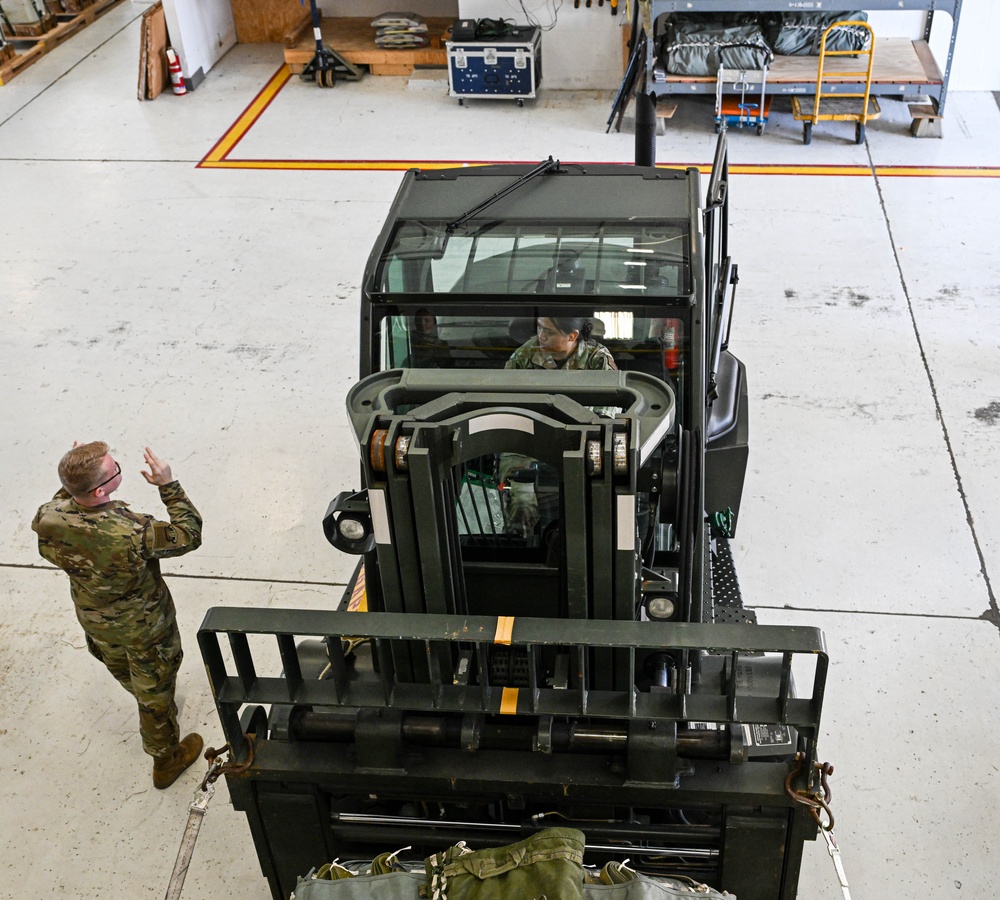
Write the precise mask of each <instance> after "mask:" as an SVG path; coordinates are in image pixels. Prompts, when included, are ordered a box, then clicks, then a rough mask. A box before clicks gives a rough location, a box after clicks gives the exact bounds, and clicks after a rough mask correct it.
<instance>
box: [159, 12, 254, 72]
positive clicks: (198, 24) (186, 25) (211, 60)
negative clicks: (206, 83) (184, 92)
mask: <svg viewBox="0 0 1000 900" xmlns="http://www.w3.org/2000/svg"><path fill="white" fill-rule="evenodd" d="M163 13H164V15H165V16H166V19H167V31H168V32H169V33H170V43H171V45H172V46H173V48H174V50H175V51H176V52H177V55H178V56H179V57H180V61H181V71H182V72H183V73H184V77H185V79H187V81H188V83H189V85H190V86H191V87H197V86H198V83H199V82H200V81H201V80H202V79H203V78H204V77H205V73H206V72H208V70H209V69H211V68H212V66H214V65H215V64H216V63H217V62H218V61H219V60H220V59H222V57H223V55H224V54H225V53H226V51H227V50H229V49H230V48H232V47H235V46H236V22H235V20H234V19H233V7H232V4H231V3H230V0H163Z"/></svg>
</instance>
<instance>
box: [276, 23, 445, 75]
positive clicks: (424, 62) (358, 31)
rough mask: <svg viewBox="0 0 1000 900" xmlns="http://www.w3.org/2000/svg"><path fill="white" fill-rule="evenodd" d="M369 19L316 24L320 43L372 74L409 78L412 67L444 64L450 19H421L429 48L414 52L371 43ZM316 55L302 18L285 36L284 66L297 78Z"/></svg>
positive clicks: (371, 29) (309, 32) (313, 39)
mask: <svg viewBox="0 0 1000 900" xmlns="http://www.w3.org/2000/svg"><path fill="white" fill-rule="evenodd" d="M371 21H372V20H371V19H370V18H367V19H355V18H332V19H323V20H322V21H321V22H320V31H321V32H322V34H323V43H324V44H325V45H326V46H327V47H329V48H330V49H331V50H334V51H335V52H336V53H338V54H340V56H342V57H343V58H344V59H345V60H347V61H348V62H349V63H353V64H354V65H361V66H368V68H369V71H370V72H371V73H372V75H411V74H413V69H414V67H416V66H440V67H442V68H444V67H446V66H447V65H448V52H447V49H446V48H445V41H447V40H448V34H447V32H448V29H449V28H450V27H451V23H452V22H453V21H454V20H453V19H444V18H434V17H425V18H424V21H425V22H426V23H427V35H428V37H429V38H430V45H429V46H427V47H420V48H418V49H406V50H387V49H385V48H384V47H379V46H376V44H375V29H374V28H372V26H371ZM315 54H316V39H315V38H314V37H313V34H312V21H311V19H310V18H309V17H308V16H306V17H305V19H303V20H302V21H301V22H299V23H298V24H297V25H296V27H294V28H293V29H292V30H291V31H289V33H288V34H287V35H286V36H285V63H286V64H287V65H288V68H289V69H290V70H291V72H292V74H294V75H298V74H299V73H301V72H302V70H303V69H304V68H305V67H306V66H307V65H309V63H310V62H311V61H312V58H313V56H314V55H315Z"/></svg>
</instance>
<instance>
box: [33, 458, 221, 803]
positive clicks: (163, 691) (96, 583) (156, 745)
mask: <svg viewBox="0 0 1000 900" xmlns="http://www.w3.org/2000/svg"><path fill="white" fill-rule="evenodd" d="M144 455H145V460H146V463H147V465H148V466H149V472H146V471H143V472H142V476H143V478H145V479H146V481H147V482H149V483H150V484H155V485H157V486H158V487H159V489H160V499H161V500H162V501H163V504H164V505H165V506H166V507H167V513H168V515H169V517H170V521H169V522H162V521H159V520H157V519H155V518H154V517H153V516H150V515H144V514H141V513H134V512H132V510H130V509H129V507H128V505H127V504H126V503H124V502H122V501H121V500H112V499H111V495H112V493H114V491H116V490H117V489H118V487H119V486H120V485H121V480H122V475H121V471H122V470H121V466H120V465H118V463H116V462H115V460H114V459H113V458H112V457H111V454H110V453H108V445H107V444H105V443H104V442H102V441H94V442H92V443H89V444H82V445H77V444H74V445H73V449H72V450H70V451H69V452H68V453H66V455H65V456H63V458H62V460H61V461H60V463H59V480H60V481H61V482H62V485H63V487H62V490H60V491H59V492H58V493H57V494H56V495H55V497H54V498H53V499H52V500H51V501H49V502H48V503H46V504H44V505H43V506H42V507H40V508H39V510H38V513H37V514H36V515H35V518H34V521H33V522H32V523H31V527H32V529H33V530H34V531H35V532H36V533H37V534H38V550H39V552H40V553H41V554H42V556H43V557H45V559H47V560H48V561H49V562H51V563H53V564H54V565H56V566H58V567H59V568H60V569H62V570H63V571H64V572H66V574H67V575H69V580H70V593H71V594H72V597H73V603H74V605H75V606H76V616H77V619H78V620H79V622H80V624H81V625H82V626H83V631H84V634H85V636H86V640H87V649H88V650H89V651H90V652H91V654H93V655H94V656H95V657H96V658H97V659H99V660H100V661H101V662H102V663H104V665H105V666H106V667H107V669H108V671H109V672H111V674H112V675H113V676H114V677H115V678H116V679H117V680H118V682H119V683H120V684H121V685H122V687H124V688H125V690H127V691H128V692H129V693H130V694H132V696H133V697H135V699H136V702H137V703H138V705H139V732H140V734H141V736H142V747H143V750H145V752H146V753H148V754H149V755H150V756H152V757H153V784H154V785H155V786H156V787H157V788H166V787H169V786H170V785H171V784H173V783H174V781H176V780H177V777H178V776H179V775H180V774H181V772H183V771H184V770H185V769H186V768H187V767H188V766H189V765H191V763H193V762H194V761H195V759H197V758H198V755H199V754H200V753H201V749H202V739H201V737H200V736H199V735H197V734H189V735H188V736H187V737H185V738H184V739H183V740H180V730H179V729H178V726H177V706H176V705H175V703H174V687H175V684H176V681H177V671H178V669H179V668H180V664H181V660H182V659H183V653H182V652H181V637H180V632H179V631H178V629H177V622H176V615H175V612H174V602H173V599H172V598H171V596H170V591H169V589H168V588H167V585H166V583H165V582H164V580H163V577H162V576H161V575H160V560H161V559H165V558H168V557H171V556H181V555H182V554H184V553H189V552H190V551H191V550H195V549H197V548H198V547H199V546H200V545H201V515H200V514H199V513H198V510H197V509H195V507H194V505H193V504H192V503H191V501H190V500H188V498H187V495H186V494H185V493H184V489H183V488H182V487H181V486H180V484H179V483H178V482H177V481H175V480H174V479H173V475H172V473H171V471H170V466H169V465H168V464H167V463H165V462H163V461H162V460H160V459H159V458H158V457H157V456H156V455H155V454H154V453H153V451H152V450H150V449H149V448H148V447H147V448H146V452H145V454H144Z"/></svg>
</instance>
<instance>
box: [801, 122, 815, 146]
mask: <svg viewBox="0 0 1000 900" xmlns="http://www.w3.org/2000/svg"><path fill="white" fill-rule="evenodd" d="M812 139H813V123H812V122H803V123H802V143H803V144H811V143H812Z"/></svg>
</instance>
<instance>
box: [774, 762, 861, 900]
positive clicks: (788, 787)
mask: <svg viewBox="0 0 1000 900" xmlns="http://www.w3.org/2000/svg"><path fill="white" fill-rule="evenodd" d="M804 758H805V756H804V754H802V753H796V754H795V765H794V766H793V767H792V770H791V771H790V772H789V773H788V777H787V778H786V779H785V793H786V794H788V796H789V797H791V799H792V800H794V801H795V802H796V803H801V804H802V805H803V806H807V807H808V808H809V812H810V814H811V815H812V817H813V819H815V820H816V825H817V826H818V827H819V833H820V834H821V835H823V840H824V841H826V849H827V852H828V853H829V854H830V859H832V860H833V867H834V869H836V870H837V879H838V880H839V882H840V890H841V891H842V892H843V894H844V900H851V887H850V885H849V884H848V883H847V872H846V870H845V869H844V860H843V858H842V857H841V855H840V847H838V846H837V838H836V835H834V833H833V810H832V809H830V799H831V797H832V791H831V790H830V783H829V781H828V778H829V777H830V776H831V775H832V774H833V766H831V765H830V763H828V762H825V763H814V764H813V765H814V766H815V768H816V770H817V771H818V772H819V777H820V788H819V789H817V790H814V791H807V790H797V789H795V788H793V787H792V782H793V781H794V780H795V778H796V777H797V776H798V774H799V773H800V772H801V771H802V762H803V759H804ZM824 814H825V816H826V818H825V819H824Z"/></svg>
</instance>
